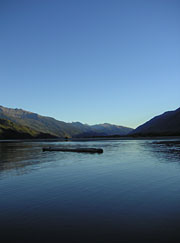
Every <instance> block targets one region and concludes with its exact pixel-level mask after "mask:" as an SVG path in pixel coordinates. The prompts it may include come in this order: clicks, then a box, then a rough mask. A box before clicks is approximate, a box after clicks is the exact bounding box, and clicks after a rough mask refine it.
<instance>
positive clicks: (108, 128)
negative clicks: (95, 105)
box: [0, 106, 133, 137]
mask: <svg viewBox="0 0 180 243" xmlns="http://www.w3.org/2000/svg"><path fill="white" fill-rule="evenodd" d="M0 118H1V119H6V120H9V121H12V122H13V123H15V124H17V125H20V126H23V127H28V128H30V129H32V130H34V131H36V132H37V133H42V134H44V133H45V134H50V135H52V136H56V137H81V136H82V137H83V136H84V135H85V134H86V136H87V134H88V136H101V135H103V136H109V135H126V134H127V133H129V132H130V131H132V130H133V129H131V128H126V127H122V126H116V125H111V124H108V125H107V124H99V125H94V126H90V125H87V124H82V123H80V122H72V123H66V122H63V121H58V120H56V119H54V118H52V117H46V116H41V115H38V114H36V113H32V112H29V111H25V110H22V109H11V108H6V107H3V106H0Z"/></svg>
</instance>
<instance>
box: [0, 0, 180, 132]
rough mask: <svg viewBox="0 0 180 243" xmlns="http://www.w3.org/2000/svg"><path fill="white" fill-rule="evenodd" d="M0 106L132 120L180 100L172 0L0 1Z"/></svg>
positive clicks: (178, 14) (65, 116) (175, 0)
mask: <svg viewBox="0 0 180 243" xmlns="http://www.w3.org/2000/svg"><path fill="white" fill-rule="evenodd" d="M0 84H1V86H0V87H1V95H0V105H3V106H6V107H11V108H22V109H25V110H29V111H32V112H36V113H39V114H41V115H46V116H52V117H54V118H56V119H58V120H63V121H66V122H71V121H80V122H83V123H88V124H95V123H104V122H108V123H114V124H118V125H124V126H130V127H134V128H135V127H137V126H138V125H140V124H142V123H144V122H145V121H147V120H148V119H150V118H152V117H153V116H155V115H158V114H160V113H162V112H164V111H167V110H173V109H176V108H178V107H180V1H179V0H71V1H69V0H64V1H63V0H62V1H61V0H59V1H56V0H48V1H46V0H31V1H28V0H22V1H21V0H15V1H14V0H11V1H10V0H1V1H0Z"/></svg>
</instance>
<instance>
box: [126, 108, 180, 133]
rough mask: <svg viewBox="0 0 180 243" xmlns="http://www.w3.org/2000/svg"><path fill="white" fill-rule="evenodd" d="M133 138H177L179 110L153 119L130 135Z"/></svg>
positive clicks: (179, 119) (179, 127) (179, 123)
mask: <svg viewBox="0 0 180 243" xmlns="http://www.w3.org/2000/svg"><path fill="white" fill-rule="evenodd" d="M130 135H134V136H179V135H180V108H178V109H177V110H174V111H168V112H165V113H163V114H161V115H159V116H156V117H154V118H153V119H151V120H149V121H148V122H146V123H144V124H143V125H141V126H139V127H137V128H136V129H135V130H134V131H132V132H131V133H130Z"/></svg>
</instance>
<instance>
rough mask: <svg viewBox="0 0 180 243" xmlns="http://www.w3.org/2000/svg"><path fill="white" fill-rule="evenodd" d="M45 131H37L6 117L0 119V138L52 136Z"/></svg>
mask: <svg viewBox="0 0 180 243" xmlns="http://www.w3.org/2000/svg"><path fill="white" fill-rule="evenodd" d="M52 137H53V136H51V135H49V134H46V133H39V132H37V131H35V130H33V129H31V128H29V127H26V126H21V125H18V124H15V123H14V122H12V121H10V120H7V119H0V139H27V138H52Z"/></svg>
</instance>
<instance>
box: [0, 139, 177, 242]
mask: <svg viewBox="0 0 180 243" xmlns="http://www.w3.org/2000/svg"><path fill="white" fill-rule="evenodd" d="M53 145H55V146H68V147H69V146H71V147H80V146H83V147H95V148H103V150H104V153H103V154H80V153H67V152H42V147H43V146H53ZM0 233H1V234H0V238H1V239H3V241H1V242H5V240H7V241H8V240H9V242H10V241H13V242H40V240H43V241H44V242H45V241H47V242H55V241H58V242H84V243H86V242H144V243H146V242H180V140H175V139H174V140H118V141H117V140H114V141H113V140H112V141H110V140H109V141H89V142H53V143H48V142H6V143H4V142H0Z"/></svg>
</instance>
